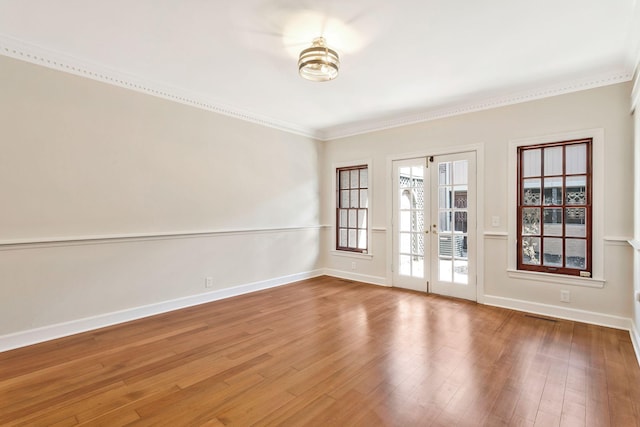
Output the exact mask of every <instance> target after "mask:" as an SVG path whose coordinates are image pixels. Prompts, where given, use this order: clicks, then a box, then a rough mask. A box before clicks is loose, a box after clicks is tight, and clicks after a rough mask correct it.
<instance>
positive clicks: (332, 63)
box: [298, 37, 340, 82]
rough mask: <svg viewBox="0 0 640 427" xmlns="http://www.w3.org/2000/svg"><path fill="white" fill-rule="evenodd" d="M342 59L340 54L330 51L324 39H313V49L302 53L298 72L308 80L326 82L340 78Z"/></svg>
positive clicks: (307, 49)
mask: <svg viewBox="0 0 640 427" xmlns="http://www.w3.org/2000/svg"><path fill="white" fill-rule="evenodd" d="M339 67H340V58H339V57H338V53H337V52H336V51H335V50H333V49H329V47H328V46H327V42H326V41H325V39H324V37H317V38H315V39H313V43H312V44H311V47H309V48H306V49H304V50H303V51H302V52H300V59H298V71H299V72H300V75H301V76H302V77H304V78H305V79H307V80H311V81H314V82H326V81H329V80H333V79H335V78H336V77H338V68H339Z"/></svg>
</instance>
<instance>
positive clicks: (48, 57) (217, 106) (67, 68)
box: [0, 34, 315, 138]
mask: <svg viewBox="0 0 640 427" xmlns="http://www.w3.org/2000/svg"><path fill="white" fill-rule="evenodd" d="M0 54H2V55H4V56H9V57H12V58H16V59H20V60H23V61H26V62H31V63H33V64H37V65H43V66H45V67H47V68H52V69H54V70H58V71H63V72H66V73H70V74H75V75H78V76H81V77H86V78H88V79H92V80H97V81H100V82H103V83H108V84H111V85H114V86H119V87H122V88H125V89H129V90H133V91H136V92H142V93H145V94H147V95H153V96H157V97H159V98H163V99H167V100H169V101H173V102H178V103H180V104H185V105H189V106H191V107H196V108H201V109H203V110H208V111H212V112H214V113H219V114H223V115H225V116H230V117H234V118H236V119H240V120H244V121H248V122H251V123H256V124H258V125H262V126H267V127H270V128H275V129H279V130H282V131H285V132H290V133H294V134H298V135H302V136H306V137H309V138H314V137H315V134H314V132H313V130H311V129H306V128H303V127H300V126H297V125H295V124H292V123H287V122H283V121H278V120H274V119H271V118H269V117H264V116H261V115H259V114H256V113H252V112H250V111H245V110H242V109H239V108H235V107H231V106H228V105H223V104H222V103H218V102H215V101H212V100H209V99H204V98H203V97H201V96H198V95H197V94H193V93H188V92H187V91H185V90H183V89H179V88H176V87H170V86H167V85H163V84H161V83H158V82H153V81H150V80H148V79H144V78H140V77H137V76H134V75H131V74H127V73H123V72H121V71H117V70H113V69H109V68H108V67H105V66H102V65H98V64H94V63H90V62H87V61H83V60H79V59H77V58H74V57H72V56H69V55H66V54H62V53H60V52H55V51H52V50H49V49H44V48H41V47H39V46H35V45H33V44H29V43H25V42H22V41H20V40H17V39H15V38H13V37H9V36H6V35H3V34H0Z"/></svg>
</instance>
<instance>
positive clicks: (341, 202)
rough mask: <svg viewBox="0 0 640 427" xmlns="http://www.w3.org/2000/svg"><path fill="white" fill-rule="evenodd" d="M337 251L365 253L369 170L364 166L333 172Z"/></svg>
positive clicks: (339, 169) (366, 246)
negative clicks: (334, 177) (334, 179)
mask: <svg viewBox="0 0 640 427" xmlns="http://www.w3.org/2000/svg"><path fill="white" fill-rule="evenodd" d="M336 183H337V185H336V187H337V188H336V190H337V191H336V197H337V199H336V206H337V208H336V224H337V227H336V233H337V235H336V249H337V250H340V251H351V252H360V253H365V254H366V253H367V249H368V235H367V229H368V227H367V224H368V220H369V218H368V217H369V209H368V208H369V188H368V187H369V169H368V167H367V166H366V165H360V166H352V167H346V168H338V169H336Z"/></svg>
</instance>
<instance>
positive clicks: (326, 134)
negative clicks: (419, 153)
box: [316, 70, 633, 141]
mask: <svg viewBox="0 0 640 427" xmlns="http://www.w3.org/2000/svg"><path fill="white" fill-rule="evenodd" d="M632 78H633V71H630V70H622V71H615V72H612V73H609V74H604V75H599V76H597V77H593V76H591V77H588V78H584V79H578V80H573V81H569V82H565V83H562V84H556V85H550V86H546V87H539V88H536V89H532V90H526V91H520V92H514V93H511V94H508V95H504V96H497V97H489V98H477V99H476V100H473V101H469V102H466V103H461V104H457V105H451V106H448V107H444V108H433V109H429V110H425V111H421V112H414V113H411V114H406V115H401V116H396V117H391V118H387V119H377V120H367V121H362V122H358V123H351V124H345V125H340V126H335V127H332V128H327V129H324V130H322V131H320V132H318V134H317V135H316V138H318V139H319V140H321V141H331V140H335V139H340V138H346V137H350V136H356V135H362V134H365V133H370V132H377V131H381V130H386V129H392V128H397V127H401V126H407V125H412V124H417V123H422V122H427V121H431V120H437V119H443V118H446V117H452V116H458V115H461V114H467V113H473V112H477V111H483V110H490V109H493V108H498V107H506V106H509V105H514V104H520V103H523V102H528V101H534V100H537V99H543V98H549V97H552V96H557V95H563V94H567V93H572V92H579V91H583V90H587V89H594V88H598V87H602V86H609V85H613V84H616V83H623V82H628V81H630V80H631V79H632Z"/></svg>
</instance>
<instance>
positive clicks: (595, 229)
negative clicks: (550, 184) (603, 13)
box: [507, 128, 605, 288]
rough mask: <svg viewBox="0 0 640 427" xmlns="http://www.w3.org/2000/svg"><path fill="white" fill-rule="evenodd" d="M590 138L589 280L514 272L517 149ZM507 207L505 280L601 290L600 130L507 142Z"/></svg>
mask: <svg viewBox="0 0 640 427" xmlns="http://www.w3.org/2000/svg"><path fill="white" fill-rule="evenodd" d="M585 138H591V139H592V141H593V145H592V150H593V152H592V164H593V171H592V172H593V173H592V179H591V181H592V186H593V192H592V224H591V245H592V246H591V251H592V252H591V262H592V264H593V265H592V268H591V278H586V277H576V276H567V275H563V274H553V273H541V272H534V271H525V270H518V268H517V256H516V251H517V249H518V248H517V246H518V244H517V230H516V228H517V226H518V221H517V218H516V208H517V203H518V201H517V198H516V196H517V194H518V187H517V181H518V179H517V178H518V170H517V165H518V148H519V147H524V146H528V145H538V144H547V143H552V142H560V141H570V140H574V139H585ZM507 181H508V182H507V186H508V194H509V200H508V202H509V203H508V207H509V214H508V216H507V218H508V221H509V229H508V231H509V236H508V244H509V245H508V247H509V250H508V269H507V274H508V275H509V277H512V278H516V279H528V280H534V281H544V282H551V283H557V284H560V285H576V286H587V287H596V288H602V287H604V284H605V279H604V234H603V233H604V129H602V128H597V129H585V130H579V131H574V132H565V133H558V134H553V135H545V136H539V137H533V138H522V139H514V140H511V141H509V175H508V179H507Z"/></svg>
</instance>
